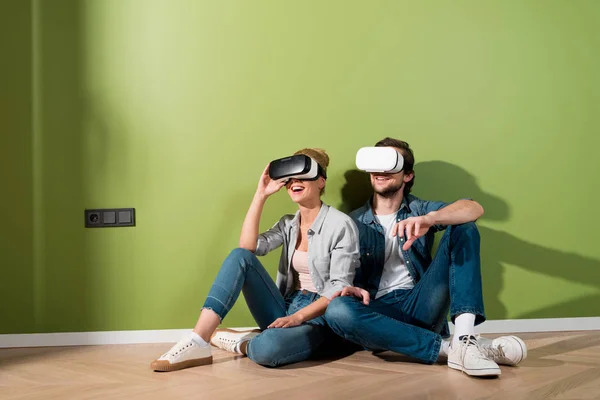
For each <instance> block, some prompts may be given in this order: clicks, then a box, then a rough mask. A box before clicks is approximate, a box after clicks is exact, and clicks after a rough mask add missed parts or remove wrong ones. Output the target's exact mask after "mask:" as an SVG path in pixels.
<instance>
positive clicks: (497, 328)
mask: <svg viewBox="0 0 600 400" xmlns="http://www.w3.org/2000/svg"><path fill="white" fill-rule="evenodd" d="M453 328H454V327H453V326H452V324H450V330H451V331H453ZM234 329H240V330H242V329H255V328H234ZM595 330H599V331H600V317H589V318H546V319H507V320H495V321H486V322H484V323H483V324H481V325H479V326H478V327H477V328H476V332H477V333H482V334H485V333H525V332H568V331H595ZM190 332H191V329H166V330H150V331H107V332H65V333H28V334H4V335H0V348H8V347H48V346H88V345H108V344H139V343H174V342H177V341H179V340H180V339H181V338H182V337H183V336H185V335H186V334H189V333H190Z"/></svg>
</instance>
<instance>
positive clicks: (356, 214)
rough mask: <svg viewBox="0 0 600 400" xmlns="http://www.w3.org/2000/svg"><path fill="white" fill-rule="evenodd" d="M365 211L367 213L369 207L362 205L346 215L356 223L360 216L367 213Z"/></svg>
mask: <svg viewBox="0 0 600 400" xmlns="http://www.w3.org/2000/svg"><path fill="white" fill-rule="evenodd" d="M367 211H369V205H368V204H363V205H362V206H361V207H359V208H357V209H356V210H353V211H351V212H350V213H349V214H348V215H349V216H350V218H352V220H354V221H355V222H356V221H359V220H360V219H361V218H362V216H363V215H365V214H366V213H367Z"/></svg>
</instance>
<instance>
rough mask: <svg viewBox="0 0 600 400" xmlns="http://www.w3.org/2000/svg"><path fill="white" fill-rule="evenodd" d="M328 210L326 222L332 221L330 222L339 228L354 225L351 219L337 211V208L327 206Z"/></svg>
mask: <svg viewBox="0 0 600 400" xmlns="http://www.w3.org/2000/svg"><path fill="white" fill-rule="evenodd" d="M328 207H329V210H328V211H327V219H328V220H332V222H335V223H337V224H339V225H341V226H344V225H345V224H352V225H354V221H353V220H352V218H350V216H349V215H348V214H346V213H344V212H342V211H340V210H338V209H337V208H335V207H333V206H328Z"/></svg>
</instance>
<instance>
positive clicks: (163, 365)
mask: <svg viewBox="0 0 600 400" xmlns="http://www.w3.org/2000/svg"><path fill="white" fill-rule="evenodd" d="M212 362H213V358H212V356H210V357H205V358H194V359H193V360H187V361H181V362H178V363H175V364H171V363H169V362H168V361H165V362H163V360H161V361H154V362H153V363H152V364H151V365H150V368H152V369H153V370H154V371H156V372H171V371H178V370H180V369H185V368H191V367H199V366H201V365H208V364H212Z"/></svg>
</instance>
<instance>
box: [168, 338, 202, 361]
mask: <svg viewBox="0 0 600 400" xmlns="http://www.w3.org/2000/svg"><path fill="white" fill-rule="evenodd" d="M193 345H194V344H193V343H192V342H190V341H189V340H185V339H184V340H180V341H179V342H177V344H176V345H175V346H173V347H172V348H171V350H169V351H167V352H166V353H165V354H163V355H162V356H161V358H163V357H168V356H169V355H170V354H171V355H174V356H176V355H177V354H179V353H181V352H182V351H183V350H185V349H186V348H188V347H192V346H193ZM175 348H176V349H177V350H176V351H175V352H173V349H175Z"/></svg>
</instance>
